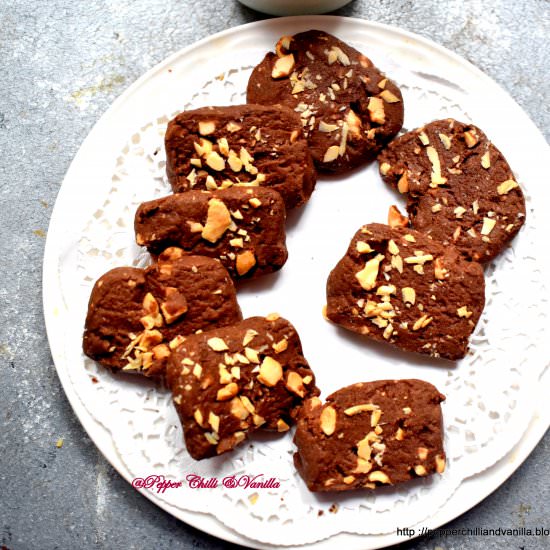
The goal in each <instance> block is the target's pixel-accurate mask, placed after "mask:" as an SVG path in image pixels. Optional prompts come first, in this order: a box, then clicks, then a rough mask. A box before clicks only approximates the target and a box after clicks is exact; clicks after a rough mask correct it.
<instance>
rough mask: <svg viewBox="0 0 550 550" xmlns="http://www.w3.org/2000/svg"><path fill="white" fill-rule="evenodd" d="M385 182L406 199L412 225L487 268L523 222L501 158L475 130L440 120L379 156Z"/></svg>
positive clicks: (520, 201) (518, 194) (519, 198)
mask: <svg viewBox="0 0 550 550" xmlns="http://www.w3.org/2000/svg"><path fill="white" fill-rule="evenodd" d="M378 160H379V163H380V173H381V174H382V177H383V178H384V180H385V181H386V182H387V183H389V184H390V185H392V186H393V187H395V188H396V189H398V190H399V191H400V192H401V193H406V194H408V204H407V211H408V213H409V217H410V221H411V224H412V226H413V227H414V228H415V229H418V230H419V231H422V232H424V233H426V234H428V235H430V236H432V237H433V238H434V239H436V240H438V241H441V242H442V243H444V244H449V243H451V244H454V245H455V246H456V247H457V248H458V249H459V250H460V251H461V252H463V253H464V254H465V255H466V256H467V257H468V258H471V259H473V260H476V261H479V262H486V261H489V260H491V259H492V258H494V257H495V256H496V255H497V254H498V253H499V252H500V251H501V250H502V249H503V247H504V246H505V245H506V244H507V243H508V242H509V241H510V240H511V239H512V238H513V237H514V236H515V235H516V233H517V232H518V231H519V230H520V228H521V226H522V225H523V223H524V221H525V200H524V197H523V193H522V191H521V189H520V187H519V185H518V183H517V182H516V181H515V179H514V175H513V173H512V171H511V169H510V167H509V166H508V163H507V162H506V159H505V158H504V157H503V156H502V154H501V152H500V151H499V150H498V149H497V148H496V147H495V146H494V145H493V144H492V143H491V142H490V141H489V140H488V139H487V137H486V136H485V134H484V133H483V132H482V131H481V130H480V129H479V128H477V127H475V126H473V125H472V124H463V123H462V122H458V121H456V120H453V119H446V120H437V121H434V122H431V123H430V124H427V125H426V126H424V127H423V128H418V129H416V130H413V131H411V132H408V133H407V134H404V135H403V136H400V137H399V138H397V139H395V140H394V141H392V142H391V143H390V145H389V146H388V147H387V149H385V150H384V151H382V153H381V154H380V156H379V159H378Z"/></svg>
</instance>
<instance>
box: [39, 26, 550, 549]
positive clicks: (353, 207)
mask: <svg viewBox="0 0 550 550" xmlns="http://www.w3.org/2000/svg"><path fill="white" fill-rule="evenodd" d="M329 20H330V21H331V22H334V19H333V18H329V19H327V20H320V19H317V21H319V22H320V21H329ZM288 21H293V22H292V23H288V26H285V27H283V24H284V23H283V22H284V20H279V21H278V23H277V22H273V21H272V22H270V24H269V26H268V25H267V24H264V23H262V24H257V25H255V26H254V25H252V26H247V27H244V28H243V31H242V33H241V34H238V33H233V34H232V35H231V36H230V39H226V40H225V42H224V45H225V46H224V48H225V49H224V50H223V51H224V52H225V53H222V54H219V53H216V55H215V56H214V55H212V52H219V49H216V48H217V43H218V41H217V40H215V39H212V41H211V42H209V41H207V42H203V43H202V45H200V46H198V47H196V48H194V49H193V50H192V51H191V53H190V52H189V51H188V52H187V53H186V55H185V56H183V55H179V56H178V55H176V56H174V57H173V58H172V59H171V60H169V61H168V62H165V63H164V64H163V65H162V66H160V67H159V68H157V69H155V70H153V71H152V73H151V74H149V75H146V77H144V79H142V81H141V84H140V82H138V83H137V84H136V85H134V87H135V88H136V90H137V91H136V93H134V94H133V95H131V94H130V96H129V97H127V98H122V100H119V102H118V104H117V105H115V109H114V115H113V114H111V117H110V120H109V119H108V120H107V121H105V120H102V121H101V122H100V123H99V124H98V127H97V128H96V129H95V130H94V132H95V135H94V136H91V138H90V139H92V137H93V139H92V141H91V142H87V143H85V144H84V146H83V151H85V152H83V151H81V153H79V156H78V157H77V159H76V160H75V165H76V167H75V166H73V167H72V169H71V170H72V172H70V173H69V175H68V177H67V180H66V181H65V183H64V188H66V190H65V195H64V196H63V197H61V198H60V201H59V202H60V203H62V204H61V205H59V206H57V205H56V210H55V212H54V217H53V219H52V228H53V227H54V226H55V224H56V223H57V224H58V225H59V224H60V223H61V222H63V223H64V224H66V225H65V226H66V227H67V226H68V227H72V228H73V229H74V231H66V232H65V233H63V232H58V234H57V237H56V239H57V242H56V244H57V246H56V247H55V248H53V245H51V244H50V243H49V244H50V246H49V249H48V250H49V253H50V254H52V250H54V252H53V254H55V255H56V263H57V265H58V274H57V277H56V280H55V284H57V285H58V288H59V292H60V295H61V297H62V301H61V302H60V303H59V304H58V306H56V307H57V317H55V315H54V316H53V317H52V318H50V320H49V324H48V330H49V334H50V338H52V332H54V333H55V334H56V335H57V337H59V336H62V338H63V340H64V354H63V357H56V365H57V368H58V370H60V369H63V370H64V372H66V373H67V375H68V379H69V383H70V384H71V385H72V387H73V388H74V390H75V391H76V393H77V394H78V396H79V398H80V399H81V401H82V403H83V404H84V406H85V407H86V409H87V410H88V412H89V413H90V415H91V416H92V417H93V418H94V419H96V420H97V421H98V422H100V423H101V424H102V425H103V426H104V427H105V428H106V429H107V430H108V431H109V432H110V434H111V437H112V444H113V445H114V447H115V448H116V451H117V453H118V455H119V457H120V459H121V460H122V462H123V463H124V465H125V467H126V468H127V471H128V473H129V475H130V477H140V478H144V477H147V476H149V475H162V476H164V477H165V478H166V479H170V480H173V481H180V480H185V479H186V476H187V475H188V474H197V475H201V476H204V477H205V478H212V477H216V478H218V479H220V480H221V479H222V478H223V477H225V476H231V475H237V476H240V475H244V474H246V475H250V476H255V475H259V474H262V475H263V478H264V479H269V478H276V479H277V480H278V481H279V483H280V487H279V488H277V489H273V488H272V489H265V488H260V489H254V488H248V489H243V488H224V487H218V488H212V489H193V488H190V487H189V486H188V485H187V484H184V486H183V487H180V488H178V489H169V490H166V491H165V492H164V493H161V494H156V492H155V494H156V498H158V499H161V500H163V501H164V502H166V503H168V504H170V505H171V506H173V507H175V508H177V509H181V510H192V511H200V512H206V513H209V514H212V515H214V516H215V517H216V518H217V519H218V520H219V521H220V522H222V523H224V524H225V525H227V526H229V527H231V528H232V529H233V530H235V531H236V532H238V533H240V534H242V535H244V536H246V537H248V538H250V539H253V540H257V541H261V542H264V543H271V544H280V545H291V544H303V543H311V542H314V541H316V540H320V539H323V538H326V537H329V536H331V535H334V534H336V533H341V532H349V533H361V534H367V535H375V534H381V533H390V532H393V531H395V529H396V526H397V525H398V526H400V527H405V526H407V525H408V526H413V525H415V524H417V523H418V522H421V521H423V520H425V519H426V518H429V517H430V516H432V515H433V514H435V513H436V512H437V511H438V510H440V509H441V508H442V507H443V506H445V505H446V503H447V502H448V501H449V499H452V497H453V493H454V492H455V490H456V489H457V487H458V486H459V485H460V484H461V483H462V481H463V480H464V479H466V478H468V477H470V476H472V475H474V474H476V473H478V472H481V471H483V470H484V469H485V468H488V467H490V466H491V465H493V464H495V463H496V462H497V461H498V460H499V459H500V458H501V457H503V456H504V455H505V454H506V453H507V452H508V451H509V450H510V449H511V448H512V447H513V446H514V445H515V444H516V443H517V441H518V440H519V438H520V437H521V436H522V434H523V432H524V430H525V428H526V426H527V424H528V422H529V420H530V419H531V417H532V415H533V406H534V400H533V398H532V396H533V395H534V394H535V388H536V384H537V382H538V380H539V377H540V376H541V374H542V372H543V370H544V369H545V368H546V363H547V361H548V354H547V353H546V354H545V353H543V350H542V345H543V342H544V334H545V331H546V330H547V311H548V297H549V295H548V289H547V287H546V286H545V283H544V282H545V281H546V280H549V278H548V270H547V267H546V265H545V264H544V263H543V262H542V261H541V253H542V252H541V251H543V250H544V245H543V244H542V243H543V241H542V239H541V236H542V235H543V232H542V230H541V228H542V223H543V221H542V220H540V218H539V216H540V214H539V212H538V208H540V202H537V200H536V197H535V191H536V189H535V187H534V183H535V182H534V181H533V179H532V178H533V170H532V167H531V165H530V163H529V162H528V158H526V155H524V154H522V152H521V151H519V152H518V149H517V146H516V144H517V141H514V140H513V139H511V138H510V135H509V133H506V134H505V133H503V132H502V129H503V126H502V124H503V123H502V121H501V117H498V116H497V112H496V111H494V110H492V108H491V105H492V103H493V102H494V101H495V98H494V97H485V96H482V95H479V96H475V95H474V96H473V95H472V94H471V93H470V94H469V93H466V92H465V90H474V92H479V91H481V90H483V89H484V85H485V86H486V85H487V84H486V81H487V79H486V77H481V76H479V75H477V73H475V71H474V70H473V69H471V68H470V67H468V66H467V64H466V63H465V62H461V63H462V65H461V64H460V63H459V62H458V61H457V60H456V59H454V58H449V59H448V60H447V61H448V63H447V64H443V65H442V64H441V58H444V56H443V55H442V53H441V52H435V53H438V55H437V56H436V55H435V53H434V59H433V60H431V59H429V56H427V54H426V51H429V48H428V45H426V44H424V43H415V42H413V41H411V39H409V43H408V44H407V45H406V46H404V45H403V43H402V42H400V41H399V40H398V38H399V36H400V35H399V33H397V32H396V31H394V34H393V35H392V33H391V32H390V31H389V30H388V29H385V30H384V28H378V27H374V30H373V29H372V28H370V33H369V32H367V31H368V30H369V27H368V25H367V24H366V23H365V22H352V21H351V20H348V21H349V23H344V22H341V23H340V28H339V29H335V28H333V25H331V24H324V23H317V25H316V26H317V27H321V28H325V30H327V31H329V32H333V33H335V34H337V35H339V36H340V37H341V38H343V39H345V40H347V41H348V42H350V43H352V44H353V45H355V46H356V47H357V48H358V49H360V50H361V51H363V52H364V53H366V54H367V55H368V56H369V57H371V58H372V59H373V60H374V61H375V63H376V64H377V65H378V66H379V67H381V68H382V69H383V70H385V71H386V72H387V73H388V75H389V76H390V77H392V78H393V79H394V80H396V81H397V83H398V84H399V86H400V87H401V90H402V91H403V95H404V101H405V112H406V117H405V127H406V128H407V129H412V128H414V127H416V126H419V125H421V124H423V123H425V122H428V121H430V120H434V119H437V118H444V117H449V116H451V117H455V118H457V119H459V120H463V121H473V122H475V123H476V124H477V125H479V126H480V127H481V128H482V129H483V130H484V131H485V132H486V133H487V135H488V136H489V137H490V138H491V139H492V140H493V141H494V142H495V144H496V145H497V146H498V147H499V148H500V149H501V150H502V151H503V153H504V154H505V156H507V157H508V159H509V161H510V164H511V166H512V168H513V169H514V172H515V175H516V178H517V180H518V181H519V182H520V183H521V184H522V187H523V189H524V191H525V194H526V200H527V219H526V224H525V227H524V228H523V229H522V231H521V232H520V234H519V235H518V237H517V238H516V239H515V240H514V242H513V243H512V246H511V247H510V248H508V249H507V250H506V251H505V252H504V253H503V254H501V256H500V257H499V258H497V259H496V260H495V261H494V262H493V263H492V264H490V265H489V266H488V267H487V269H486V307H485V310H484V312H483V315H482V318H481V320H480V322H479V324H478V326H477V328H476V331H475V333H474V335H473V336H472V338H471V352H470V353H469V354H468V356H467V357H466V358H465V359H463V360H462V361H459V362H457V363H456V364H453V363H449V362H447V361H444V360H437V359H432V358H428V357H420V356H411V355H409V354H406V353H402V352H400V351H398V350H393V349H391V348H389V347H387V346H385V345H382V344H376V343H372V342H367V341H365V340H364V339H362V338H360V337H358V336H356V335H354V334H351V333H348V332H346V331H343V330H342V329H339V328H337V327H335V326H333V325H331V324H329V323H327V322H326V321H324V319H323V317H322V315H321V308H322V306H323V304H324V303H325V295H324V289H325V283H326V278H327V276H328V273H329V271H330V270H331V269H332V267H333V266H334V265H335V264H336V262H337V261H338V259H339V258H340V257H341V256H342V255H343V254H344V252H345V250H346V248H347V246H348V243H349V240H350V239H351V237H352V236H353V234H354V232H355V231H356V229H357V228H358V227H359V226H360V225H362V224H364V223H369V222H373V221H379V222H384V221H385V217H386V213H387V211H388V207H389V205H390V204H394V203H399V201H400V200H401V199H400V198H399V197H398V196H397V195H396V194H395V193H393V192H392V191H391V190H389V189H388V188H387V186H385V185H384V184H383V183H382V181H381V180H380V178H379V176H378V174H377V169H376V167H375V166H370V167H365V168H363V169H361V170H357V171H355V172H354V173H352V174H349V175H346V176H344V177H336V178H335V177H332V178H323V177H321V178H320V179H319V182H318V184H317V189H316V191H315V192H314V194H313V197H312V199H311V201H310V202H309V203H308V205H306V207H305V208H304V209H302V210H301V211H299V212H293V213H291V215H290V217H289V220H288V227H287V229H288V236H287V245H288V248H289V261H288V263H287V265H286V266H285V267H284V268H283V270H282V271H281V272H280V273H278V274H273V275H270V276H267V277H264V278H263V279H261V280H259V281H256V282H251V283H248V284H245V285H242V286H241V287H240V288H239V294H238V297H239V302H240V304H241V306H242V309H243V314H244V315H245V316H252V315H264V314H267V313H269V312H270V311H278V312H280V313H281V315H283V316H284V317H286V318H288V319H289V320H290V321H291V322H292V323H293V324H294V325H295V326H296V327H297V329H298V331H299V333H300V335H301V338H302V343H303V347H304V353H305V355H306V357H307V359H308V360H309V362H310V365H311V367H312V368H313V370H314V371H315V373H316V375H317V380H318V385H319V387H320V388H321V390H322V397H326V396H327V395H328V394H329V393H331V392H333V391H335V390H336V389H338V388H340V387H342V386H344V385H347V384H350V383H354V382H358V381H369V380H376V379H384V378H421V379H424V380H427V381H429V382H432V383H433V384H434V385H436V387H437V388H438V389H439V390H440V391H441V392H442V393H444V394H445V395H446V396H447V400H446V402H445V403H444V405H443V413H444V423H445V449H446V452H447V456H448V462H447V469H446V471H445V473H444V474H443V475H442V476H434V477H432V478H430V479H422V480H418V481H417V482H414V483H409V484H406V485H403V486H400V487H395V488H384V489H381V490H377V491H376V492H370V491H360V492H355V493H349V494H343V495H333V494H328V495H315V494H312V493H310V492H309V491H307V489H306V488H305V485H304V483H303V482H302V480H301V479H300V478H299V476H298V475H297V474H296V471H295V469H294V467H293V465H292V454H293V451H294V447H293V444H292V434H291V433H287V434H285V435H282V436H281V435H276V436H275V435H270V434H262V433H258V434H255V435H254V436H253V437H252V438H251V439H250V440H249V441H248V442H245V444H243V445H242V446H241V447H240V448H238V450H236V451H235V452H233V453H228V454H225V455H222V456H220V457H217V458H214V459H210V460H204V461H201V462H196V461H194V460H193V459H191V458H190V457H189V455H188V454H187V452H186V450H185V447H184V444H183V438H182V431H181V427H180V425H179V421H178V419H177V415H176V412H175V410H174V408H173V406H172V404H171V399H170V395H169V392H168V391H167V390H166V389H164V388H161V387H159V386H158V385H155V383H153V382H150V381H146V380H141V379H138V378H137V377H131V376H128V377H127V376H114V375H112V374H110V373H109V372H107V371H105V370H104V369H102V368H101V367H99V366H97V365H96V364H95V363H94V362H93V361H91V360H89V359H86V358H85V357H84V356H83V355H82V353H81V336H82V334H81V333H82V328H83V322H84V318H85V313H86V308H87V301H88V298H89V295H90V291H91V288H92V286H93V283H94V281H95V280H96V279H97V278H98V277H99V276H100V275H101V274H102V273H104V272H105V271H107V270H109V269H111V268H113V267H115V266H120V265H136V266H143V265H146V264H147V263H148V261H149V259H148V255H147V254H146V253H144V252H143V250H142V249H141V248H140V247H138V246H137V245H135V243H134V234H133V218H134V212H135V209H136V208H137V206H138V205H139V203H140V202H142V201H144V200H150V199H152V198H156V197H159V196H163V195H165V194H168V193H170V188H169V186H168V184H167V181H166V178H165V173H164V170H165V157H164V148H163V137H164V131H165V128H166V123H167V121H168V120H169V119H170V118H171V117H172V116H174V114H175V113H176V112H178V110H181V109H190V108H195V107H199V106H203V105H222V104H237V103H242V102H244V101H245V93H244V92H245V89H246V82H247V80H248V76H249V74H250V70H251V68H252V67H253V66H254V64H255V63H257V62H258V61H259V60H260V59H261V57H262V55H263V53H264V52H265V51H267V50H269V49H271V48H272V46H273V44H274V42H275V40H276V38H277V36H278V35H279V34H288V33H289V32H296V31H297V30H303V29H306V28H310V27H311V25H309V24H306V23H304V21H303V20H301V21H299V22H296V21H297V20H296V19H292V20H288ZM262 27H263V28H264V29H263V30H265V27H268V29H269V32H262ZM365 27H367V28H366V29H365ZM375 31H376V32H375ZM231 37H232V38H231ZM430 47H431V46H430ZM413 54H414V55H413ZM438 56H439V57H438ZM205 60H207V61H205ZM451 62H454V63H456V64H457V66H459V67H460V69H461V71H463V72H464V73H465V74H469V75H470V76H469V78H470V80H471V82H468V81H464V80H463V79H462V78H458V77H457V78H454V79H453V76H454V75H455V73H453V71H450V70H449V64H451ZM468 71H469V72H468ZM470 73H472V74H470ZM434 75H437V76H434ZM476 78H477V80H476ZM149 82H151V83H152V84H151V86H152V87H151V86H150V88H147V86H148V83H149ZM489 82H490V81H489ZM140 86H141V87H142V88H144V87H145V88H147V89H146V90H142V91H140ZM491 86H494V84H492V83H491ZM191 89H193V91H192V92H190V91H189V90H191ZM500 93H501V94H502V95H503V96H504V98H505V99H506V100H507V101H511V100H509V99H508V98H507V96H505V94H503V93H502V92H500ZM497 99H498V98H497ZM501 101H504V99H503V100H501ZM513 115H514V114H513V113H512V115H511V116H512V119H513ZM107 118H108V117H107ZM507 124H510V119H509V118H508V119H507ZM102 139H103V141H102ZM523 143H525V142H523ZM67 189H68V190H67ZM69 195H72V200H73V203H72V204H73V207H72V208H71V209H70V210H68V209H67V204H69V202H68V199H67V197H68V196H69ZM401 206H402V205H401ZM542 215H544V213H543V214H542ZM52 228H51V229H50V233H52ZM52 238H53V237H52ZM60 310H61V311H62V315H60ZM47 316H48V312H47ZM52 319H53V321H52ZM55 319H58V321H56V320H55ZM59 319H62V322H59ZM60 363H62V365H61V366H60ZM60 376H61V374H60ZM149 490H151V491H154V489H149ZM143 491H147V489H143Z"/></svg>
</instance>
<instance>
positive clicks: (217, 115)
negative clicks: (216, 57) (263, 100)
mask: <svg viewBox="0 0 550 550" xmlns="http://www.w3.org/2000/svg"><path fill="white" fill-rule="evenodd" d="M165 147H166V173H167V175H168V179H169V181H170V184H171V185H172V189H173V190H174V192H176V193H181V192H183V191H189V190H191V189H206V190H209V191H214V190H216V189H218V188H226V187H230V186H233V185H250V186H262V187H270V188H272V189H275V191H278V192H279V193H280V194H281V196H282V197H283V200H284V201H285V205H286V207H287V208H289V209H290V208H294V207H295V206H300V205H302V204H304V203H305V202H306V201H307V200H308V199H309V197H310V195H311V193H312V192H313V188H314V187H315V180H316V174H315V169H314V167H313V162H312V159H311V154H310V153H309V150H308V148H307V142H306V140H305V139H304V135H303V132H302V125H301V123H300V118H299V117H298V115H297V114H296V113H294V112H292V111H291V110H289V109H286V108H284V107H277V106H262V105H237V106H232V107H204V108H201V109H196V110H194V111H185V112H183V113H181V114H179V115H178V116H176V117H175V118H174V119H172V120H171V121H170V122H169V123H168V129H167V130H166V137H165Z"/></svg>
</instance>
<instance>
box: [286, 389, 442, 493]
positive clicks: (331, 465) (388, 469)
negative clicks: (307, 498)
mask: <svg viewBox="0 0 550 550" xmlns="http://www.w3.org/2000/svg"><path fill="white" fill-rule="evenodd" d="M444 399H445V397H444V396H443V395H441V394H440V393H439V392H438V391H437V389H436V388H435V387H434V386H432V385H431V384H428V383H427V382H423V381H421V380H380V381H377V382H364V383H358V384H354V385H352V386H347V387H345V388H342V389H341V390H338V391H337V392H335V393H333V394H332V395H330V396H329V397H328V398H327V400H326V403H325V404H324V405H323V404H322V403H321V401H320V400H319V399H318V398H316V397H314V398H312V399H308V400H307V401H306V402H305V403H304V406H303V407H302V409H301V411H300V414H299V416H298V419H297V428H296V435H295V438H294V443H295V444H296V446H297V448H298V452H297V453H295V454H294V464H295V465H296V468H297V469H298V471H299V472H300V475H301V476H302V477H303V478H304V481H305V482H306V484H307V486H308V488H309V489H310V490H311V491H347V490H349V489H358V488H362V487H363V488H370V489H374V488H376V487H377V486H381V485H393V484H395V483H401V482H404V481H409V480H410V479H414V478H417V477H424V476H428V475H430V474H433V473H434V472H438V473H442V472H443V471H444V469H445V452H444V450H443V436H442V417H441V406H440V403H441V401H443V400H444Z"/></svg>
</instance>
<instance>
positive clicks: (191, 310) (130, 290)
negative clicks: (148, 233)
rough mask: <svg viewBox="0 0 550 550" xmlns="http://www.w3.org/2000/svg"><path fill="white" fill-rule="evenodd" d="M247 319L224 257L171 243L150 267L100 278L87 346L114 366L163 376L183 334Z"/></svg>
mask: <svg viewBox="0 0 550 550" xmlns="http://www.w3.org/2000/svg"><path fill="white" fill-rule="evenodd" d="M241 319H242V315H241V310H240V308H239V305H238V303H237V297H236V293H235V287H234V286H233V282H232V281H231V279H230V277H229V275H228V273H227V271H226V270H225V269H224V267H223V266H222V265H221V264H220V263H219V262H218V261H216V260H213V259H211V258H205V257H204V256H186V255H184V254H183V252H182V251H181V250H180V249H178V248H169V249H168V250H166V251H165V252H163V253H162V254H161V255H160V257H159V258H158V263H156V264H154V265H152V266H150V267H148V268H147V269H137V268H133V267H119V268H115V269H112V270H111V271H109V272H107V273H105V275H103V276H102V277H100V278H99V280H98V281H97V282H96V284H95V285H94V288H93V290H92V294H91V296H90V302H89V305H88V315H87V317H86V325H85V329H84V338H83V349H84V353H85V354H86V355H88V357H91V358H92V359H95V360H96V361H97V362H99V363H100V364H101V365H103V366H104V367H107V368H110V369H112V370H114V371H117V370H122V371H124V372H131V373H139V374H143V375H145V376H148V377H152V376H158V375H161V374H163V373H164V369H165V363H166V359H167V358H168V356H169V355H170V352H171V350H172V349H174V348H175V347H176V346H177V345H178V343H179V342H180V341H181V338H182V336H184V335H187V334H191V333H193V332H196V331H197V330H208V329H212V328H215V327H218V326H223V325H229V324H231V323H236V322H238V321H240V320H241Z"/></svg>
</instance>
